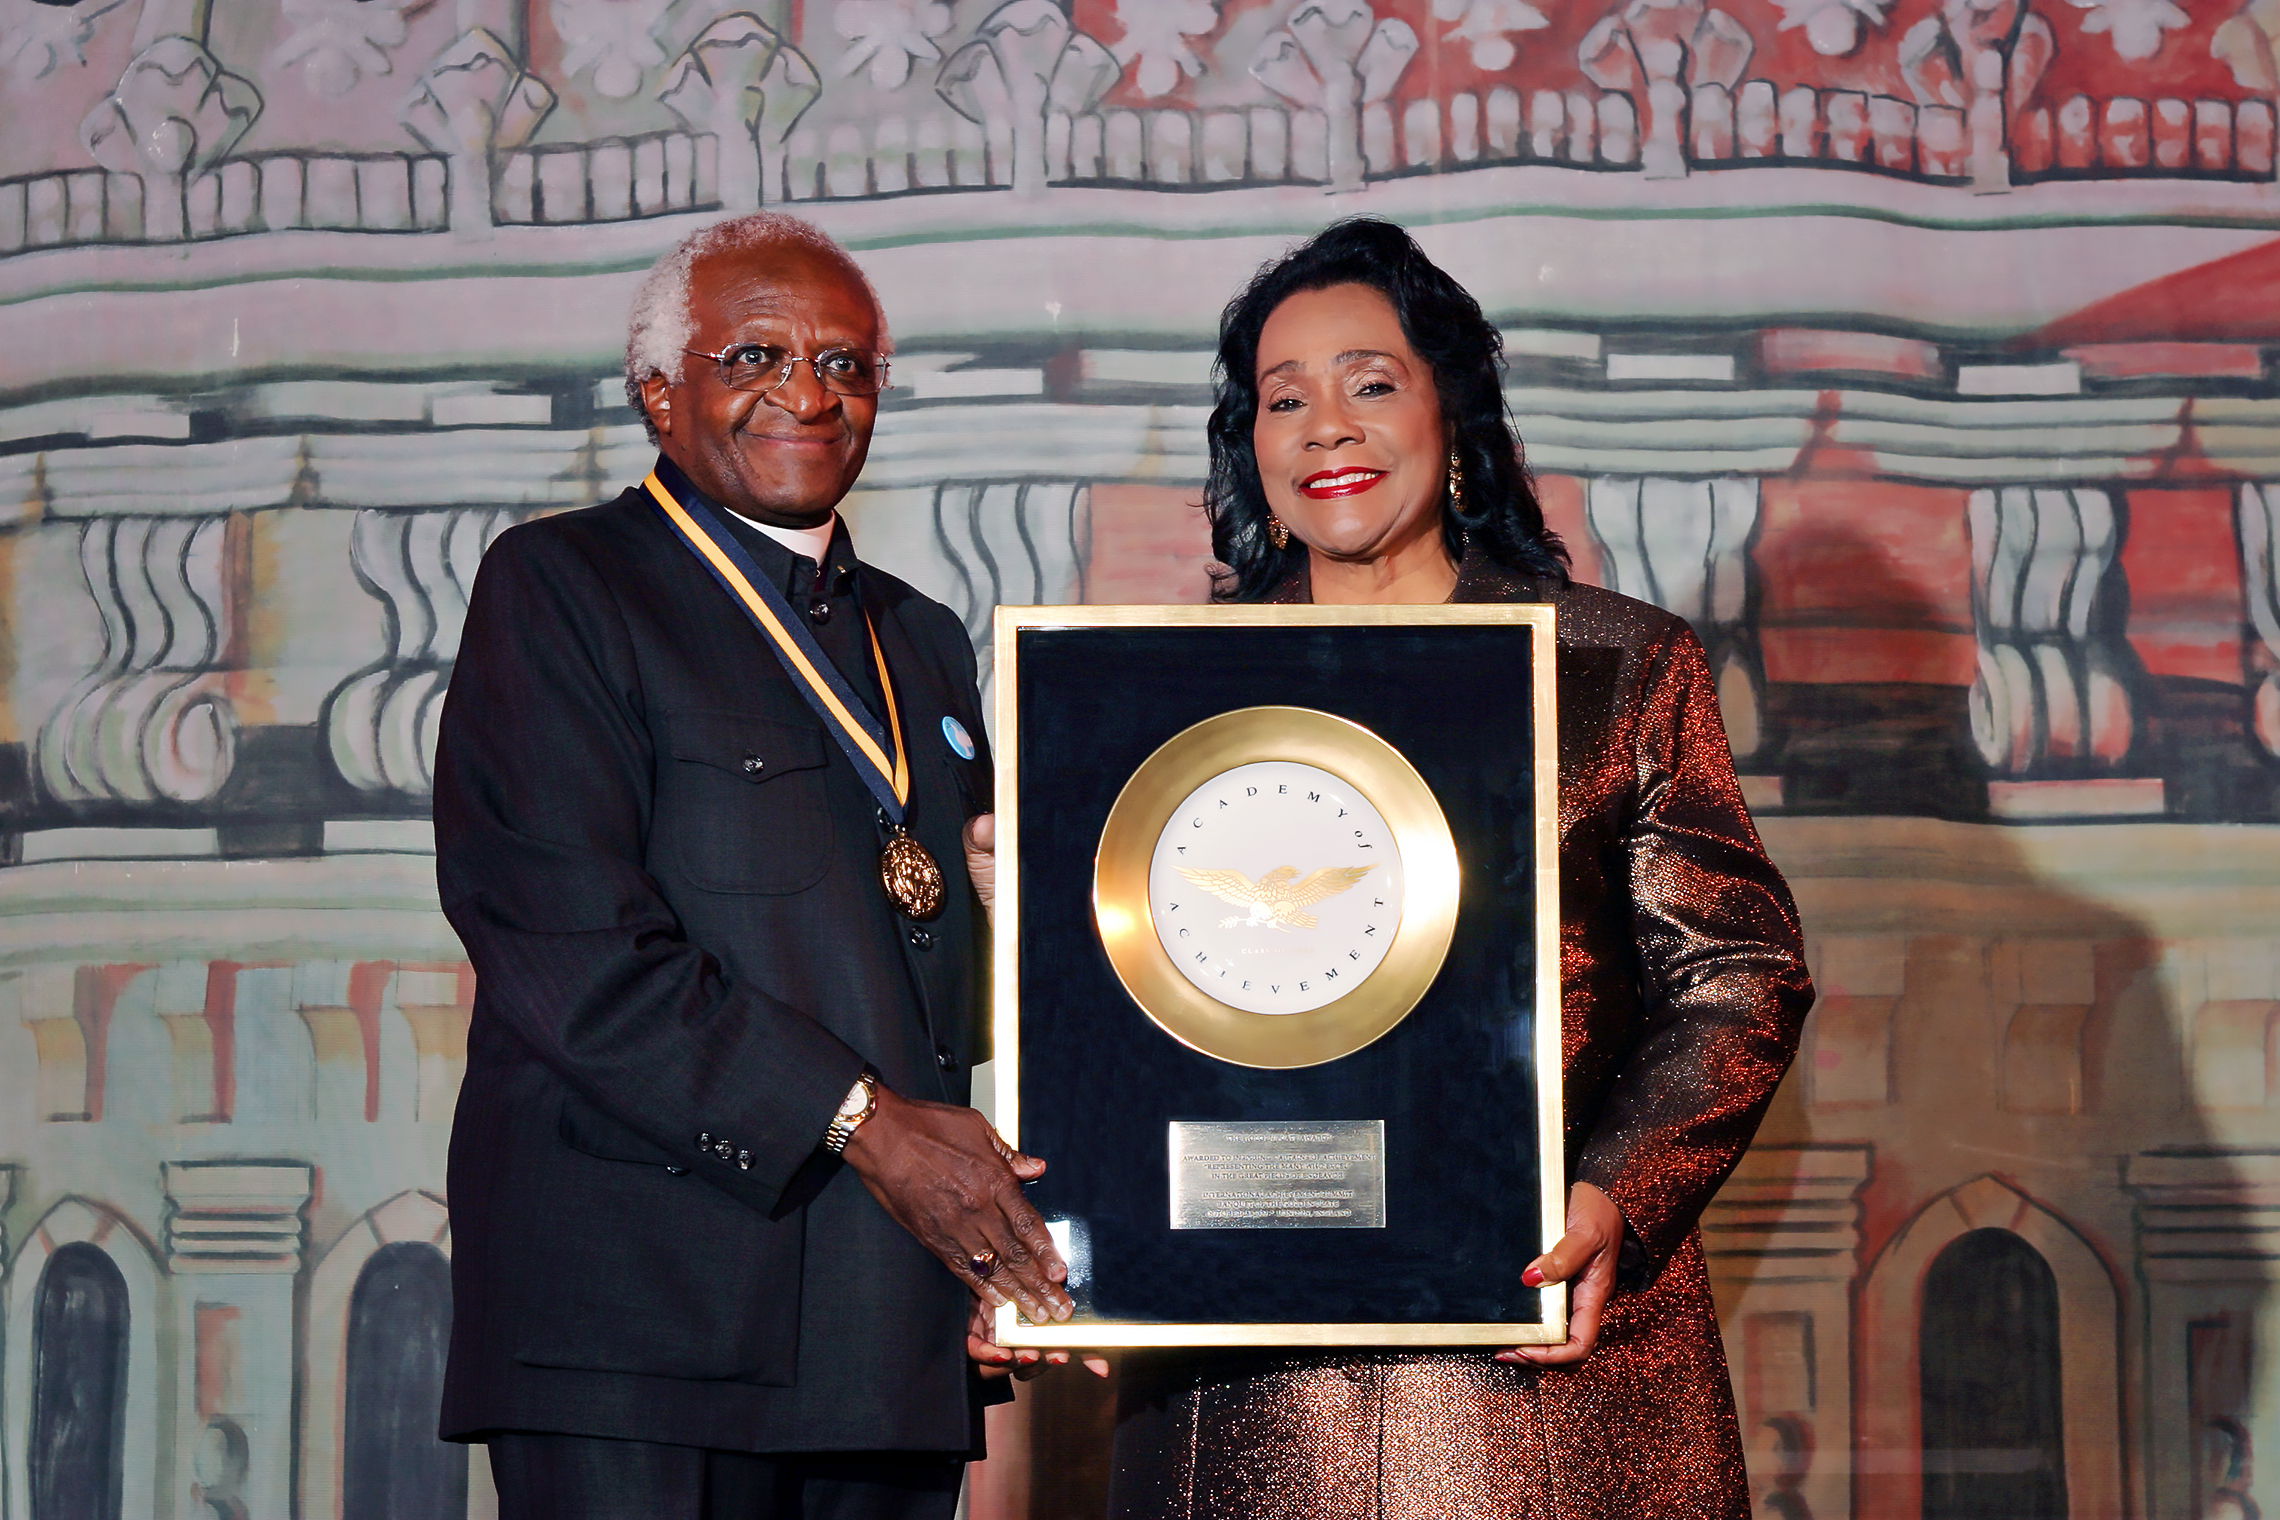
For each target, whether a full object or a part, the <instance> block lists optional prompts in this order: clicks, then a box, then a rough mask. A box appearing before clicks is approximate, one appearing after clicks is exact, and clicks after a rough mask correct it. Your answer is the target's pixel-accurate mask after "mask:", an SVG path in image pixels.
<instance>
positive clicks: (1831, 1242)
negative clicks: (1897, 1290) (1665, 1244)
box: [1702, 1145, 1870, 1520]
mask: <svg viewBox="0 0 2280 1520" xmlns="http://www.w3.org/2000/svg"><path fill="white" fill-rule="evenodd" d="M1869 1159H1870V1150H1869V1147H1867V1146H1865V1145H1795V1146H1760V1147H1758V1148H1757V1149H1755V1150H1752V1151H1751V1152H1750V1153H1749V1154H1748V1155H1746V1156H1744V1157H1743V1158H1742V1163H1741V1165H1740V1166H1739V1167H1737V1168H1735V1170H1734V1175H1733V1176H1732V1177H1731V1178H1730V1179H1728V1181H1727V1183H1726V1185H1725V1187H1724V1188H1722V1189H1721V1190H1720V1191H1719V1193H1718V1196H1717V1197H1716V1198H1715V1199H1713V1200H1712V1201H1711V1204H1710V1207H1709V1208H1708V1209H1707V1210H1706V1211H1704V1213H1703V1216H1702V1245H1703V1250H1704V1251H1705V1253H1706V1254H1707V1255H1708V1256H1709V1259H1710V1283H1711V1287H1712V1290H1713V1291H1714V1292H1715V1294H1716V1295H1717V1300H1718V1318H1719V1321H1720V1329H1721V1330H1722V1332H1723V1333H1724V1335H1725V1339H1726V1356H1727V1360H1728V1363H1729V1365H1730V1367H1731V1369H1732V1372H1733V1378H1734V1403H1735V1406H1736V1408H1737V1409H1738V1410H1739V1412H1740V1414H1741V1420H1742V1440H1743V1443H1744V1444H1745V1446H1746V1447H1747V1448H1748V1452H1749V1465H1750V1487H1751V1489H1752V1491H1753V1494H1754V1496H1755V1498H1756V1500H1757V1502H1758V1505H1759V1506H1760V1508H1761V1511H1762V1512H1763V1513H1766V1514H1771V1515H1794V1514H1811V1515H1813V1516H1815V1517H1816V1520H1841V1517H1845V1516H1849V1515H1851V1514H1852V1462H1851V1446H1852V1381H1853V1380H1852V1339H1853V1334H1852V1285H1853V1279H1854V1277H1855V1275H1856V1274H1857V1272H1858V1269H1859V1250H1860V1203H1859V1195H1860V1190H1861V1188H1862V1186H1863V1185H1865V1184H1866V1182H1867V1181H1868V1173H1869Z"/></svg>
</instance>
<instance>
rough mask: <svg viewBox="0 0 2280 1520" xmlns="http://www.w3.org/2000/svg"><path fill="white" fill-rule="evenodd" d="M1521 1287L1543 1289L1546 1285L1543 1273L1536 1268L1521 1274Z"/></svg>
mask: <svg viewBox="0 0 2280 1520" xmlns="http://www.w3.org/2000/svg"><path fill="white" fill-rule="evenodd" d="M1520 1285H1521V1286H1522V1287H1525V1288H1541V1287H1542V1286H1543V1285H1544V1274H1543V1272H1542V1271H1541V1270H1540V1269H1538V1268H1536V1267H1530V1268H1529V1269H1528V1270H1527V1271H1525V1272H1523V1273H1521V1274H1520Z"/></svg>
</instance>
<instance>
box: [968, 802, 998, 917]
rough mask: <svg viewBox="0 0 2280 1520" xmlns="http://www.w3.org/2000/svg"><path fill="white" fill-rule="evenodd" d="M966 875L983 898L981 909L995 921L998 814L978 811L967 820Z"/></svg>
mask: <svg viewBox="0 0 2280 1520" xmlns="http://www.w3.org/2000/svg"><path fill="white" fill-rule="evenodd" d="M965 843H966V876H967V878H968V879H969V880H971V881H972V882H973V884H974V894H975V895H976V896H977V897H979V898H981V900H982V912H983V913H984V914H986V915H987V916H988V918H989V921H990V922H991V923H992V924H995V923H996V922H997V814H995V813H977V814H975V815H974V816H973V817H971V818H969V819H967V820H966V835H965Z"/></svg>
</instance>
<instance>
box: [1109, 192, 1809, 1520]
mask: <svg viewBox="0 0 2280 1520" xmlns="http://www.w3.org/2000/svg"><path fill="white" fill-rule="evenodd" d="M1501 353H1502V343H1501V340H1500V338H1499V337H1498V334H1497V332H1496V329H1495V328H1494V327H1492V326H1491V325H1490V324H1489V323H1488V322H1487V321H1486V319H1484V318H1483V317H1482V315H1481V312H1480V307H1479V306H1478V305H1477V304H1476V303H1475V302H1474V301H1473V299H1472V298H1471V297H1470V296H1469V295H1467V294H1466V293H1465V291H1464V290H1463V288H1462V287H1460V286H1459V285H1458V284H1457V283H1456V282H1455V281H1454V280H1451V279H1450V278H1449V277H1448V275H1446V274H1444V273H1443V272H1442V271H1441V270H1440V269H1438V268H1436V267H1435V266H1434V265H1433V263H1432V262H1431V261H1430V260H1429V259H1427V258H1426V257H1425V255H1424V253H1423V252H1422V251H1421V250H1420V249H1419V248H1418V247H1417V245H1416V244H1415V243H1414V242H1413V241H1411V239H1410V238H1409V236H1408V234H1406V233H1405V232H1403V231H1402V230H1401V229H1400V228H1398V227H1395V226H1393V225H1391V224H1390V223H1386V222H1381V221H1374V220H1355V221H1348V222H1342V223H1339V224H1338V225H1336V226H1333V227H1331V228H1330V229H1328V230H1327V231H1325V232H1323V233H1322V234H1321V235H1320V236H1318V237H1316V238H1315V239H1314V240H1313V241H1311V242H1309V243H1307V244H1306V245H1305V246H1303V247H1301V248H1299V249H1297V250H1296V251H1294V252H1293V253H1291V254H1290V255H1288V256H1287V257H1285V258H1284V259H1282V260H1281V261H1280V262H1278V263H1276V264H1273V265H1270V266H1268V267H1267V268H1266V269H1264V270H1262V271H1261V272H1260V274H1259V275H1258V277H1257V278H1255V279H1254V280H1253V281H1252V282H1251V285H1250V287H1249V288H1248V289H1247V290H1245V291H1244V292H1243V294H1242V295H1240V296H1239V297H1237V298H1236V300H1235V301H1234V303H1233V304H1232V305H1230V306H1229V307H1228V308H1227V312H1226V315H1225V317H1224V318H1223V319H1222V321H1221V323H1220V344H1219V376H1218V405H1217V406H1216V408H1215V409H1214V410H1213V412H1212V417H1211V425H1210V439H1211V479H1210V484H1209V486H1208V487H1207V490H1206V503H1205V505H1206V509H1207V511H1208V512H1209V514H1210V517H1211V524H1212V547H1213V550H1214V551H1215V552H1216V554H1217V555H1218V557H1219V559H1220V560H1221V562H1222V563H1224V564H1225V566H1226V567H1227V569H1226V572H1225V574H1224V576H1223V577H1222V579H1221V581H1220V584H1219V587H1218V593H1217V594H1218V597H1219V599H1220V600H1223V601H1239V602H1306V601H1314V602H1321V603H1332V602H1336V603H1356V602H1381V603H1383V602H1397V603H1398V602H1444V601H1456V602H1498V601H1543V602H1549V603H1550V604H1551V605H1552V606H1553V607H1555V608H1557V609H1558V626H1559V637H1558V658H1559V667H1560V675H1559V690H1560V735H1559V739H1560V766H1559V770H1560V778H1559V779H1560V865H1561V870H1560V877H1561V881H1560V892H1561V899H1560V908H1561V918H1562V924H1561V977H1562V986H1563V992H1562V1017H1563V1019H1564V1021H1565V1023H1564V1027H1563V1032H1564V1041H1565V1062H1564V1064H1565V1079H1566V1092H1567V1121H1568V1157H1569V1166H1570V1173H1571V1176H1572V1178H1573V1187H1572V1190H1571V1192H1570V1194H1569V1199H1568V1215H1567V1232H1566V1234H1565V1235H1563V1236H1562V1237H1561V1239H1560V1240H1559V1241H1558V1242H1557V1244H1555V1245H1554V1246H1553V1248H1552V1249H1551V1250H1549V1251H1547V1252H1545V1253H1544V1254H1543V1255H1542V1256H1541V1257H1539V1258H1537V1260H1536V1261H1535V1262H1534V1263H1532V1264H1531V1265H1530V1266H1529V1267H1528V1268H1527V1270H1526V1272H1525V1273H1524V1274H1523V1278H1522V1280H1523V1281H1524V1282H1527V1283H1529V1284H1531V1285H1534V1284H1536V1283H1539V1282H1568V1283H1570V1284H1572V1288H1571V1292H1572V1295H1573V1296H1572V1300H1571V1306H1572V1307H1571V1319H1570V1337H1571V1338H1570V1339H1569V1340H1568V1342H1567V1343H1566V1344H1564V1345H1560V1346H1542V1347H1535V1346H1524V1347H1516V1348H1513V1349H1510V1350H1505V1351H1499V1352H1496V1353H1494V1354H1493V1355H1490V1354H1485V1353H1477V1352H1466V1351H1450V1352H1442V1353H1429V1354H1423V1355H1417V1354H1403V1353H1394V1352H1386V1353H1372V1352H1345V1353H1333V1354H1330V1355H1328V1356H1321V1355H1315V1356H1289V1355H1280V1354H1266V1353H1257V1354H1244V1355H1241V1356H1237V1357H1219V1358H1211V1357H1204V1356H1183V1357H1164V1358H1153V1359H1147V1360H1139V1359H1135V1360H1134V1361H1133V1362H1132V1363H1131V1364H1129V1365H1128V1370H1127V1374H1126V1384H1127V1394H1126V1398H1125V1406H1124V1415H1123V1418H1122V1420H1121V1421H1120V1425H1119V1430H1118V1436H1117V1480H1116V1498H1115V1504H1114V1505H1113V1506H1112V1508H1113V1511H1114V1513H1115V1514H1117V1515H1118V1516H1120V1517H1123V1520H1157V1517H1162V1520H1171V1517H1180V1520H1187V1517H1190V1516H1193V1517H1198V1520H1201V1517H1206V1516H1209V1517H1222V1516H1237V1515H1240V1516H1243V1517H1246V1520H1281V1517H1292V1520H1295V1517H1299V1516H1307V1517H1315V1516H1321V1517H1331V1516H1335V1517H1338V1520H1352V1517H1374V1516H1384V1517H1387V1520H1394V1517H1403V1520H1408V1517H1417V1520H1423V1517H1428V1516H1430V1517H1444V1516H1446V1517H1455V1516H1466V1517H1471V1516H1483V1515H1526V1516H1530V1517H1533V1520H1574V1517H1600V1516H1605V1517H1609V1520H1614V1517H1632V1516H1654V1517H1657V1520H1674V1517H1706V1520H1707V1517H1718V1520H1727V1517H1734V1520H1739V1517H1743V1516H1746V1515H1747V1514H1748V1512H1749V1499H1748V1494H1747V1490H1746V1482H1745V1476H1744V1473H1743V1470H1742V1453H1741V1442H1740V1438H1739V1434H1738V1431H1737V1429H1736V1424H1735V1418H1734V1407H1733V1400H1732V1395H1731V1392H1730V1389H1729V1385H1728V1383H1727V1377H1726V1366H1725V1359H1724V1356H1723V1353H1722V1352H1721V1350H1720V1348H1719V1343H1718V1327H1717V1321H1716V1318H1715V1316H1714V1313H1713V1310H1712V1306H1711V1302H1710V1286H1709V1277H1708V1274H1707V1271H1706V1269H1705V1267H1704V1265H1703V1257H1702V1245H1701V1238H1700V1236H1699V1234H1698V1233H1697V1231H1696V1229H1695V1221H1696V1219H1697V1217H1698V1216H1699V1215H1700V1213H1701V1211H1702V1208H1703V1206H1704V1205H1705V1204H1706V1203H1708V1202H1709V1200H1710V1196H1711V1194H1712V1193H1714V1192H1715V1191H1716V1190H1717V1188H1718V1185H1719V1184H1720V1183H1721V1182H1722V1181H1723V1180H1724V1179H1725V1177H1726V1174H1727V1173H1728V1172H1729V1171H1730V1170H1731V1169H1732V1167H1733V1165H1734V1163H1735V1161H1736V1160H1737V1159H1739V1157H1740V1156H1741V1153H1742V1151H1743V1149H1744V1148H1745V1147H1746V1146H1747V1145H1748V1143H1749V1140H1750V1136H1751V1135H1752V1134H1753V1133H1754V1132H1755V1130H1756V1128H1757V1124H1758V1120H1759V1118H1760V1117H1761V1116H1762V1115H1763V1113H1764V1111H1765V1108H1766V1105H1767V1103H1768V1102H1769V1101H1770V1100H1771V1098H1772V1096H1773V1090H1774V1087H1775V1085H1776V1084H1777V1083H1778V1082H1779V1081H1780V1080H1781V1074H1782V1072H1783V1071H1784V1070H1785V1069H1786V1068H1787V1066H1788V1064H1789V1059H1790V1057H1791V1055H1792V1054H1793V1053H1794V1051H1795V1049H1796V1044H1797V1036H1798V1030H1799V1026H1800V1024H1801V1023H1802V1021H1803V1019H1804V1017H1805V1012H1806V1009H1807V1008H1808V1007H1810V1006H1811V1002H1812V988H1811V986H1810V985H1809V984H1808V982H1807V980H1806V975H1805V967H1804V961H1803V956H1802V953H1801V945H1800V940H1799V935H1798V925H1797V915H1796V909H1795V906H1794V904H1793V903H1792V902H1791V900H1790V897H1789V892H1788V889H1787V888H1786V887H1785V886H1784V885H1783V884H1782V881H1781V878H1780V876H1779V875H1778V874H1777V873H1776V872H1775V870H1774V868H1773V866H1772V865H1771V863H1769V862H1768V861H1767V859H1766V857H1765V853H1764V850H1763V848H1762V847H1761V846H1760V844H1759V842H1758V838H1757V833H1756V831H1755V830H1754V829H1753V828H1752V827H1751V824H1750V820H1749V815H1748V813H1747V812H1745V811H1744V809H1743V806H1742V799H1741V793H1740V789H1739V788H1738V786H1737V785H1736V783H1735V780H1734V769H1733V761H1732V759H1731V757H1730V756H1729V754H1728V752H1727V748H1726V739H1725V733H1724V730H1723V728H1722V727H1721V725H1720V722H1719V717H1718V708H1717V700H1716V697H1715V695H1714V692H1713V687H1712V682H1711V678H1710V673H1709V669H1708V666H1707V663H1706V661H1705V660H1704V657H1703V653H1702V648H1701V645H1700V644H1699V643H1698V642H1697V641H1696V640H1695V638H1694V635H1693V634H1692V633H1691V632H1690V631H1689V630H1688V628H1687V626H1686V624H1685V623H1683V622H1681V621H1680V620H1679V619H1677V618H1675V617H1673V616H1671V615H1669V614H1668V613H1665V612H1661V611H1658V610H1657V609H1655V608H1653V607H1650V606H1646V605H1645V604H1643V603H1639V602H1634V601H1631V600H1630V599H1628V598H1626V597H1622V596H1617V595H1615V594H1614V593H1612V592H1607V591H1601V590H1597V589H1594V588H1592V587H1589V586H1580V585H1576V584H1573V583H1572V582H1570V581H1569V579H1568V577H1567V572H1566V568H1565V561H1566V557H1567V556H1566V552H1565V550H1563V549H1562V548H1561V546H1560V543H1559V540H1558V538H1557V537H1556V536H1555V535H1554V534H1552V533H1551V532H1550V531H1549V530H1547V529H1546V527H1545V526H1544V516H1543V511H1542V508H1541V507H1540V506H1539V505H1538V504H1537V501H1536V497H1535V493H1534V491H1533V490H1532V489H1531V487H1530V485H1529V481H1528V475H1527V470H1526V467H1525V465H1524V463H1523V460H1522V457H1521V452H1520V445H1519V441H1518V439H1517V438H1516V437H1515V436H1514V434H1513V432H1512V428H1511V425H1510V423H1509V421H1508V420H1507V417H1506V413H1505V408H1504V396H1503V389H1502V384H1501V374H1500V371H1501V369H1502V358H1501Z"/></svg>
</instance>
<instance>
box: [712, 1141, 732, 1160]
mask: <svg viewBox="0 0 2280 1520" xmlns="http://www.w3.org/2000/svg"><path fill="white" fill-rule="evenodd" d="M713 1154H714V1155H716V1156H718V1157H719V1158H720V1159H721V1160H723V1161H726V1160H727V1159H728V1158H729V1157H731V1156H733V1155H735V1154H736V1147H735V1146H733V1145H730V1144H729V1143H728V1142H727V1141H726V1140H715V1141H714V1142H713Z"/></svg>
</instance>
